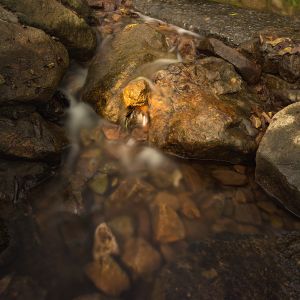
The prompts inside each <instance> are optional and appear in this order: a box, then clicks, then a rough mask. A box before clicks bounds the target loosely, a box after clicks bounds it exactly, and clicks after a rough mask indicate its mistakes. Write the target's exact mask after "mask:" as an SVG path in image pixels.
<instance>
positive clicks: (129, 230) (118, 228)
mask: <svg viewBox="0 0 300 300" xmlns="http://www.w3.org/2000/svg"><path fill="white" fill-rule="evenodd" d="M108 225H109V227H110V228H111V229H112V231H113V232H114V234H116V235H117V236H119V237H121V238H122V239H123V240H127V239H129V238H131V237H132V236H133V235H134V231H135V229H134V222H133V220H132V218H131V217H129V216H120V217H116V218H114V219H112V220H111V221H109V223H108Z"/></svg>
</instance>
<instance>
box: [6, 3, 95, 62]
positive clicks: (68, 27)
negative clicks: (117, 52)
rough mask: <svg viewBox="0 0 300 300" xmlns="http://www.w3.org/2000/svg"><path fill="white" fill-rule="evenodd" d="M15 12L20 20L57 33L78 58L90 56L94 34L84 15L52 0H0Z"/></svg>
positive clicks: (93, 48)
mask: <svg viewBox="0 0 300 300" xmlns="http://www.w3.org/2000/svg"><path fill="white" fill-rule="evenodd" d="M0 4H2V5H3V6H4V7H6V8H7V9H9V10H12V11H14V12H16V14H17V16H18V18H19V20H20V22H21V23H23V24H26V25H30V26H35V27H38V28H40V29H42V30H44V31H45V32H47V33H49V34H51V35H54V36H56V37H57V38H59V39H60V41H61V42H62V43H63V44H64V45H65V46H66V47H67V48H68V50H69V51H70V54H71V55H72V56H74V57H76V58H78V59H81V60H84V59H87V58H90V57H91V56H92V55H93V52H94V50H95V49H96V34H95V33H94V32H93V31H92V29H91V28H90V27H89V26H88V25H87V24H86V22H85V21H84V19H82V18H80V17H78V16H77V15H76V14H75V13H74V12H72V11H71V10H69V9H67V8H66V7H65V6H63V5H62V4H61V3H59V2H58V1H55V0H25V1H18V0H13V1H11V0H1V1H0Z"/></svg>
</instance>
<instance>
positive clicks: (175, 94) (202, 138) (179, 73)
mask: <svg viewBox="0 0 300 300" xmlns="http://www.w3.org/2000/svg"><path fill="white" fill-rule="evenodd" d="M155 82H156V86H157V87H158V88H160V89H161V90H162V91H163V94H160V95H157V94H153V95H152V96H151V98H150V99H149V111H150V129H149V141H150V143H151V144H153V145H155V146H158V147H159V148H161V149H163V150H164V151H166V152H168V153H171V154H175V155H179V156H183V157H189V158H198V159H216V160H227V161H231V162H234V161H239V160H243V159H247V158H248V159H249V158H250V157H251V156H252V155H253V154H254V152H255V149H256V143H255V141H254V136H255V135H256V133H255V130H254V129H253V128H252V126H251V124H249V120H248V118H249V114H250V110H251V102H252V101H254V100H255V97H253V95H252V96H249V95H250V94H249V95H248V96H245V88H244V85H243V82H242V80H241V78H240V77H239V75H238V74H237V73H236V72H235V71H234V68H233V67H232V66H231V65H230V64H228V63H226V62H224V61H223V60H221V59H217V58H208V59H203V60H200V61H199V62H197V63H196V65H190V64H177V65H171V66H169V68H168V69H167V70H163V71H160V72H158V74H157V77H156V81H155ZM251 97H252V98H251Z"/></svg>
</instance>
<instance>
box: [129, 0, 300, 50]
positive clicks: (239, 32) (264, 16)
mask: <svg viewBox="0 0 300 300" xmlns="http://www.w3.org/2000/svg"><path fill="white" fill-rule="evenodd" d="M133 4H134V7H135V9H136V10H138V11H140V12H142V13H143V14H146V15H148V16H151V17H154V18H157V19H160V20H163V21H166V22H168V23H171V24H174V25H177V26H180V27H182V28H186V29H191V30H194V31H196V32H199V33H200V34H201V35H205V36H212V37H216V38H218V39H221V40H223V41H224V42H226V43H228V44H229V45H233V46H238V45H240V44H241V43H243V42H245V41H248V40H250V39H252V38H253V37H255V36H257V33H258V32H259V31H260V30H262V29H264V28H265V27H269V26H272V27H274V28H275V29H281V28H282V27H289V28H290V29H291V32H292V31H293V29H294V28H297V27H299V25H298V24H299V21H297V19H295V20H294V19H293V18H288V17H286V16H279V15H274V14H270V13H265V12H258V11H253V10H249V9H242V8H238V7H234V6H231V5H227V4H219V3H214V2H208V1H204V0H197V1H195V0H193V1H189V0H164V1H162V0H153V1H148V0H133ZM297 22H298V23H297Z"/></svg>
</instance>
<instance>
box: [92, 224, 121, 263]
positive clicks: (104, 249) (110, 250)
mask: <svg viewBox="0 0 300 300" xmlns="http://www.w3.org/2000/svg"><path fill="white" fill-rule="evenodd" d="M118 253H119V246H118V244H117V241H116V238H115V236H114V235H113V233H112V232H111V230H110V228H109V227H108V226H107V225H106V223H101V224H100V225H99V226H98V227H97V228H96V230H95V237H94V247H93V257H94V260H95V261H98V260H99V259H100V258H102V257H104V256H107V255H110V254H118Z"/></svg>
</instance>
